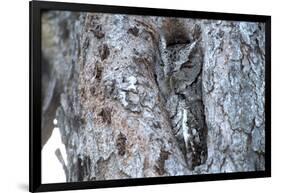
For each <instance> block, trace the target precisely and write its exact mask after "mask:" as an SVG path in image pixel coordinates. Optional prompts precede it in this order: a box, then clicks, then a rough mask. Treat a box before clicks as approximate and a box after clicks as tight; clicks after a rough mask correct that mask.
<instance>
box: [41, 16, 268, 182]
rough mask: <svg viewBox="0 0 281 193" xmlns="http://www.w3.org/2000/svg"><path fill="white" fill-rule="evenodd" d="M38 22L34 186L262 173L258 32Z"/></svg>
mask: <svg viewBox="0 0 281 193" xmlns="http://www.w3.org/2000/svg"><path fill="white" fill-rule="evenodd" d="M41 22H42V32H41V35H42V37H41V38H42V119H41V120H42V135H41V139H42V140H41V148H42V176H43V179H42V180H43V182H46V183H52V182H53V181H44V176H46V175H45V173H46V174H48V175H51V176H53V177H56V176H57V177H59V176H60V179H61V181H59V182H80V181H99V180H114V179H129V178H147V177H162V176H182V175H198V174H215V173H232V172H247V171H263V170H265V157H264V156H265V129H266V128H265V109H264V106H265V24H264V23H261V22H246V21H245V22H244V21H224V20H211V19H210V20H209V19H192V18H191V19H189V18H176V17H160V16H141V15H126V14H106V13H95V12H92V13H91V12H71V11H45V12H43V13H42V17H41ZM54 135H56V137H54ZM51 140H52V146H53V148H51V150H46V152H45V148H46V149H47V148H48V147H49V146H50V145H49V142H50V141H51ZM48 145H49V146H48ZM49 149H50V148H49ZM51 159H52V160H51ZM50 162H56V163H57V164H58V165H59V167H58V169H57V170H51V171H50V170H49V167H48V164H49V163H50ZM45 163H46V164H45ZM44 167H45V168H44ZM44 172H45V173H44ZM46 178H47V179H48V176H47V177H46Z"/></svg>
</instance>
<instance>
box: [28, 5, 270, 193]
mask: <svg viewBox="0 0 281 193" xmlns="http://www.w3.org/2000/svg"><path fill="white" fill-rule="evenodd" d="M44 10H67V11H79V12H81V11H82V12H92V11H93V10H94V11H96V12H101V13H119V14H120V13H121V14H134V15H149V16H168V17H169V16H173V17H185V18H200V19H220V20H235V21H253V22H264V23H265V25H266V45H265V47H266V54H265V62H266V68H265V127H266V130H265V171H254V172H238V173H219V174H204V175H203V174H202V175H191V176H173V177H155V178H138V179H126V180H106V181H92V182H71V183H54V184H42V183H41V145H40V144H41V139H40V136H41V130H40V127H41V102H42V101H41V13H42V11H44ZM29 12H30V14H29V15H30V18H29V22H30V33H29V35H30V37H29V39H30V56H29V57H30V66H29V68H30V77H29V85H30V97H29V108H30V110H29V123H30V131H29V133H30V135H29V137H30V140H29V154H30V157H29V159H30V161H29V172H30V174H29V191H30V192H41V191H42V192H43V191H61V190H77V189H91V188H109V187H123V186H138V185H152V184H167V183H183V182H199V181H214V180H230V179H244V178H261V177H270V176H271V17H270V16H265V15H246V14H232V13H215V12H201V11H183V10H169V9H154V8H139V7H138V8H136V7H123V6H105V5H91V4H79V3H62V2H46V1H44V2H43V1H31V2H29Z"/></svg>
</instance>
